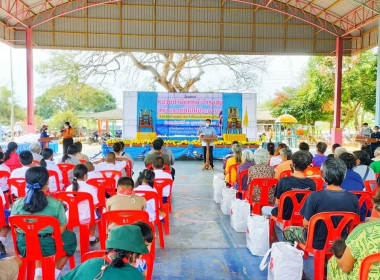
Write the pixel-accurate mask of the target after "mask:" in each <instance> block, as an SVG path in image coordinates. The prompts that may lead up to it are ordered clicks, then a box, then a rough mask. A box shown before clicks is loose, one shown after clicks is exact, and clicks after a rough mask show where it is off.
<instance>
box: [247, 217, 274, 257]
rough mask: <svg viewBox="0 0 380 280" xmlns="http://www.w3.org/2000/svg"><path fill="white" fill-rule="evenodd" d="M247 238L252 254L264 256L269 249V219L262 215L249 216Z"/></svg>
mask: <svg viewBox="0 0 380 280" xmlns="http://www.w3.org/2000/svg"><path fill="white" fill-rule="evenodd" d="M246 238H247V248H248V249H249V251H250V252H251V254H252V255H255V256H264V255H265V254H266V252H267V251H268V250H269V219H267V218H265V217H263V216H260V215H251V216H249V217H248V219H247V233H246Z"/></svg>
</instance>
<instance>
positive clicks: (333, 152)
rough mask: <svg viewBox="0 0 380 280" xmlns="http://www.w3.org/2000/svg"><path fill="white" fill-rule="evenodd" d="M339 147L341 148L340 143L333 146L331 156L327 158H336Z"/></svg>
mask: <svg viewBox="0 0 380 280" xmlns="http://www.w3.org/2000/svg"><path fill="white" fill-rule="evenodd" d="M338 147H340V144H338V143H335V144H334V145H332V146H331V152H332V153H331V154H328V155H327V158H333V157H335V149H336V148H338Z"/></svg>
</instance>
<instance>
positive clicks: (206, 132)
mask: <svg viewBox="0 0 380 280" xmlns="http://www.w3.org/2000/svg"><path fill="white" fill-rule="evenodd" d="M197 135H198V136H216V131H215V128H213V127H212V126H211V120H210V119H206V123H205V126H203V127H202V126H201V127H200V128H199V129H198V133H197ZM202 148H203V162H204V163H206V154H207V143H206V142H205V141H202ZM213 150H214V143H210V146H209V161H210V165H211V167H212V168H214V157H213Z"/></svg>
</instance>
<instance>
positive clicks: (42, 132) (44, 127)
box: [40, 124, 49, 149]
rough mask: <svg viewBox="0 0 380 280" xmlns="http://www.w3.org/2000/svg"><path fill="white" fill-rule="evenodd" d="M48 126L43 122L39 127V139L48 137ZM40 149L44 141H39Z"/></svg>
mask: <svg viewBox="0 0 380 280" xmlns="http://www.w3.org/2000/svg"><path fill="white" fill-rule="evenodd" d="M47 129H48V126H47V125H46V124H43V125H42V126H41V129H40V139H42V138H47V137H49V135H48V133H47ZM40 145H41V149H43V148H44V142H40Z"/></svg>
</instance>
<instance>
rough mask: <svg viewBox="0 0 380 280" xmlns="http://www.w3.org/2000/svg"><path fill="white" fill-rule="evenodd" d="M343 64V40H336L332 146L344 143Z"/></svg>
mask: <svg viewBox="0 0 380 280" xmlns="http://www.w3.org/2000/svg"><path fill="white" fill-rule="evenodd" d="M342 62H343V38H341V37H338V38H337V39H336V70H335V71H336V72H335V97H334V123H333V127H332V129H331V144H335V143H338V144H340V145H342V144H343V143H342V142H343V141H342V140H343V139H342V136H343V130H342V129H341V128H340V115H341V103H342Z"/></svg>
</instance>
